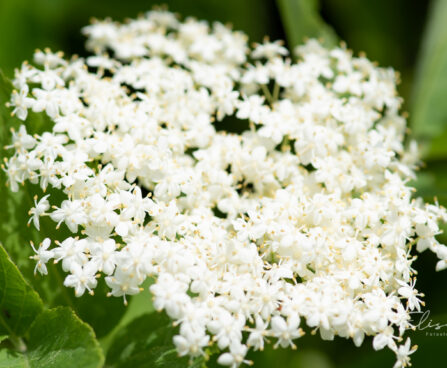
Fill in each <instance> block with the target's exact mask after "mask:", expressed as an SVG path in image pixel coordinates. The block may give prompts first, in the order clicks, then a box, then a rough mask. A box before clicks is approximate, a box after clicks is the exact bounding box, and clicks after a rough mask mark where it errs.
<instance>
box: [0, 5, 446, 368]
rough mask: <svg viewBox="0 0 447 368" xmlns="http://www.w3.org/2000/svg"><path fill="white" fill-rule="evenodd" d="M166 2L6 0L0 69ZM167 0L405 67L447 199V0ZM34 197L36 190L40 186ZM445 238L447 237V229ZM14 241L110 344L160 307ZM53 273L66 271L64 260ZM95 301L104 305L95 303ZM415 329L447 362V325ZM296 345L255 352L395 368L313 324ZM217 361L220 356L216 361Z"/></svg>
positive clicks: (432, 166) (441, 308)
mask: <svg viewBox="0 0 447 368" xmlns="http://www.w3.org/2000/svg"><path fill="white" fill-rule="evenodd" d="M160 3H161V2H160V1H152V0H138V1H136V0H132V1H131V0H128V1H122V0H94V1H92V0H0V68H1V69H2V70H3V71H4V73H5V75H6V76H8V77H12V76H13V70H14V68H15V67H18V66H19V65H20V64H21V62H22V61H23V60H26V59H28V60H29V59H31V58H32V54H33V51H34V50H35V49H36V48H41V49H43V48H45V47H50V48H51V49H53V50H63V51H64V52H65V54H66V55H72V54H80V55H85V51H84V38H83V36H82V34H81V32H80V29H81V28H82V27H83V26H84V25H86V24H88V23H89V20H90V19H91V18H92V17H97V18H104V17H111V18H113V19H116V20H124V19H125V18H127V17H135V16H136V15H137V14H138V13H140V12H144V11H146V10H149V9H150V8H152V7H153V6H154V5H160ZM162 3H163V4H166V5H167V6H168V7H169V9H170V10H172V11H176V12H178V13H180V14H181V15H182V16H183V17H186V16H194V17H196V18H200V19H208V20H210V21H214V20H219V21H221V22H224V23H231V24H232V25H233V27H234V28H235V29H240V30H243V31H244V32H246V33H247V34H248V35H249V36H250V39H251V41H253V42H259V41H262V39H263V37H264V35H267V36H268V37H270V39H273V40H274V39H286V40H287V45H288V46H289V48H292V47H293V46H295V45H297V44H299V43H300V42H301V41H302V40H303V39H304V38H306V37H318V38H321V39H322V40H323V42H324V43H325V44H327V45H335V44H337V43H338V42H339V41H340V40H344V41H346V43H347V45H348V47H349V48H351V49H352V50H353V51H354V53H356V54H358V53H359V52H361V51H363V52H366V54H367V56H368V57H369V58H370V59H372V60H376V61H377V62H378V63H379V64H380V65H381V66H391V67H393V68H394V69H396V70H397V71H399V72H400V74H401V80H402V83H401V84H400V86H399V92H400V94H401V96H402V97H403V98H404V101H405V102H404V105H403V111H408V112H409V127H410V129H411V132H410V135H409V136H410V137H412V138H415V139H417V140H418V141H419V142H420V145H421V152H422V155H423V159H424V161H425V164H424V166H423V168H422V170H421V171H420V173H419V180H418V182H417V183H415V184H414V185H415V186H416V187H417V189H418V193H419V195H421V196H423V197H424V199H425V200H426V201H433V200H434V197H435V196H436V197H437V198H438V200H439V202H440V203H441V204H444V205H447V170H446V169H447V24H446V22H447V0H431V1H428V0H427V1H407V0H392V1H390V0H369V1H358V0H321V1H318V0H277V1H275V0H225V1H223V0H189V1H186V0H167V1H164V2H162ZM0 194H2V193H0ZM28 197H29V198H32V193H31V192H30V195H29V196H28ZM28 200H29V199H26V200H25V199H24V198H23V195H20V194H19V195H18V196H16V197H14V199H10V202H9V203H7V204H6V209H2V211H4V212H5V213H8V212H11V211H10V210H11V208H12V207H11V206H13V205H14V203H13V202H14V201H15V202H16V203H20V205H21V206H22V207H23V208H26V207H27V208H29V207H30V205H29V204H28V203H27V201H28ZM11 201H12V202H11ZM24 211H25V209H24ZM13 217H14V216H10V219H9V221H10V222H11V221H12V222H11V223H12V225H11V226H13V227H14V226H15V228H16V236H17V237H19V238H20V237H22V238H23V242H24V243H26V242H27V241H26V239H33V238H35V234H31V233H30V234H27V233H26V232H23V231H21V230H20V231H19V225H20V224H19V223H15V224H14V223H13V222H14V218H13ZM439 239H440V240H441V241H443V242H444V243H445V242H446V241H447V237H446V236H445V235H441V236H440V237H439ZM35 241H38V239H35ZM11 242H15V243H21V241H17V240H11ZM5 243H6V244H5V247H6V249H7V250H8V252H10V254H11V256H12V257H13V259H14V260H15V261H16V262H17V264H18V266H19V268H20V269H21V270H22V272H23V273H24V274H25V277H27V278H28V279H29V280H30V281H31V282H32V283H33V285H34V286H35V287H36V288H37V290H38V291H39V293H40V294H41V296H42V298H43V299H44V301H45V302H46V303H47V304H48V305H60V304H66V305H70V306H72V307H73V309H74V310H75V311H76V312H77V313H78V315H80V316H81V318H83V319H84V320H86V321H87V322H89V323H90V324H92V326H93V327H94V328H95V331H96V334H97V336H98V337H99V338H101V337H103V336H105V337H104V338H103V339H102V340H101V344H102V345H103V347H104V348H107V347H108V346H110V344H112V342H113V339H114V336H115V335H116V334H117V331H118V330H119V328H117V327H115V328H114V329H113V331H112V332H111V333H110V331H111V330H112V328H113V326H114V325H116V324H117V321H119V320H120V319H121V322H120V323H119V326H124V325H125V324H126V323H129V322H132V320H134V319H135V318H137V317H141V316H142V315H143V314H144V313H148V312H150V311H151V307H150V303H149V301H150V300H149V298H148V296H147V294H145V295H144V296H143V295H138V296H137V297H134V298H133V299H132V300H131V301H130V305H129V307H127V309H126V310H124V307H123V306H122V302H121V300H118V299H116V300H112V299H113V298H112V299H107V300H105V299H106V298H104V297H102V296H100V295H98V296H95V299H97V300H96V301H93V300H92V299H91V298H90V297H89V296H86V297H84V298H81V299H77V300H74V298H73V296H72V295H71V293H70V295H67V294H66V293H65V295H64V292H63V291H61V289H65V288H63V286H61V282H62V280H61V279H58V276H55V277H54V278H53V279H52V281H50V282H48V283H46V284H45V283H42V279H40V278H38V279H37V280H36V279H34V278H33V276H32V269H33V267H34V265H31V262H30V261H28V259H27V255H28V254H25V253H26V252H24V251H22V250H19V249H15V248H13V247H12V246H11V247H10V248H8V244H7V243H8V242H7V241H6V242H5ZM435 263H436V259H435V256H433V255H432V254H428V253H427V254H426V253H423V254H422V255H420V256H419V258H418V260H417V261H416V263H415V267H416V269H418V270H419V271H420V272H419V275H418V288H419V289H420V290H421V291H423V292H424V293H425V294H426V298H425V300H426V304H427V306H426V308H427V309H428V310H430V313H431V314H430V316H429V318H428V320H427V321H426V322H428V321H429V320H432V324H435V323H439V324H442V325H443V324H447V295H446V293H445V292H444V290H445V285H446V284H447V272H445V271H444V272H441V273H436V272H435V271H434V266H435ZM51 272H53V273H54V274H57V269H56V266H54V270H50V273H51ZM70 292H71V290H70ZM97 294H100V290H98V293H97ZM95 303H96V304H95ZM95 305H97V310H94V308H93V307H94V306H95ZM148 305H149V307H148ZM104 306H105V309H102V308H103V307H104ZM105 310H107V311H108V313H107V314H105V312H104V311H105ZM417 320H418V317H416V318H415V321H417ZM425 325H426V323H425ZM147 328H148V329H150V326H147ZM118 332H119V331H118ZM427 332H441V333H442V332H443V333H444V334H445V335H446V336H429V335H427ZM118 335H119V333H118ZM410 336H411V338H412V340H413V342H414V343H416V344H418V345H419V350H418V352H417V353H416V354H414V355H413V366H415V367H422V366H426V365H427V364H430V365H433V366H434V365H436V364H438V365H439V366H441V367H442V366H444V365H445V354H444V350H443V349H444V348H445V344H446V342H447V326H446V327H444V328H441V329H440V330H437V331H436V330H433V329H425V330H419V331H415V332H414V333H412V334H410ZM297 344H298V349H297V350H296V351H293V350H290V349H289V350H273V349H271V348H270V347H269V348H267V350H266V351H264V352H262V353H252V354H251V358H252V359H253V360H254V361H255V366H256V367H284V368H287V367H294V368H307V367H312V368H336V367H337V368H338V367H339V368H354V367H360V366H361V367H365V368H366V367H378V366H384V367H385V366H387V367H390V366H391V365H392V364H393V362H394V357H393V354H392V353H390V352H389V351H380V352H374V351H373V349H372V346H371V339H367V340H366V341H365V342H364V344H363V345H362V347H361V348H355V347H354V345H353V343H352V342H350V341H347V340H344V339H340V338H338V339H337V338H336V339H335V341H333V342H326V341H322V340H321V339H320V338H319V337H317V336H312V335H311V334H310V333H309V334H307V335H306V336H305V337H304V338H302V339H300V340H299V341H298V342H297ZM112 346H113V344H112ZM214 365H215V364H214V362H213V359H211V362H210V366H214ZM143 366H144V365H142V366H141V367H143Z"/></svg>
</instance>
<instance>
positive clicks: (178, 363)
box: [106, 312, 204, 368]
mask: <svg viewBox="0 0 447 368" xmlns="http://www.w3.org/2000/svg"><path fill="white" fill-rule="evenodd" d="M174 333H175V329H174V328H173V326H172V321H171V320H170V319H169V318H168V317H167V316H165V315H164V314H161V313H157V312H153V313H149V314H145V315H143V316H141V317H139V318H136V319H134V320H133V321H132V322H130V323H129V324H128V325H126V326H124V327H123V328H122V329H121V330H120V331H119V332H118V333H117V334H116V335H115V338H114V340H113V342H112V344H111V347H110V349H109V351H108V354H107V360H106V362H107V367H114V368H125V367H132V368H145V367H148V368H149V367H151V368H186V367H191V365H189V360H188V358H187V357H183V358H179V357H178V354H177V351H176V350H175V347H174V344H173V343H172V337H173V335H174ZM203 364H204V359H203V358H198V359H196V360H195V361H194V362H193V365H192V367H193V368H199V367H202V366H203Z"/></svg>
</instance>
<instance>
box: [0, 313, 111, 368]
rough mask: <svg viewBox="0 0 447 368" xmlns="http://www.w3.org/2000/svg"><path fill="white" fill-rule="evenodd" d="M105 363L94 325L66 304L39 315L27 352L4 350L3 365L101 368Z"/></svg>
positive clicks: (0, 354) (42, 367)
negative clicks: (92, 326)
mask: <svg viewBox="0 0 447 368" xmlns="http://www.w3.org/2000/svg"><path fill="white" fill-rule="evenodd" d="M103 363H104V356H103V354H102V351H101V348H100V347H99V343H98V342H97V341H96V339H95V334H94V333H93V330H92V329H91V327H90V326H89V325H87V324H86V323H84V322H82V321H81V320H80V319H79V318H78V317H76V315H75V314H74V313H73V312H72V311H71V310H70V309H69V308H65V307H61V308H55V309H51V310H48V311H44V312H42V313H41V314H40V315H39V317H37V318H36V320H35V321H34V323H33V324H32V326H31V330H30V337H29V342H28V346H27V349H26V351H25V352H24V353H18V352H11V351H7V350H1V351H0V367H9V368H11V367H30V368H60V367H64V368H77V367H83V368H100V367H102V366H103Z"/></svg>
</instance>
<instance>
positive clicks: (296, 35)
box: [277, 0, 337, 48]
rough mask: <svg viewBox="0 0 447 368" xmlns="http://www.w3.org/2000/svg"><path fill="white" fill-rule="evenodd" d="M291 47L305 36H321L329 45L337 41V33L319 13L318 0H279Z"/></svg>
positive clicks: (300, 41)
mask: <svg viewBox="0 0 447 368" xmlns="http://www.w3.org/2000/svg"><path fill="white" fill-rule="evenodd" d="M277 4H278V7H279V10H280V14H281V18H282V21H283V24H284V28H285V30H286V35H287V39H288V42H289V46H290V48H293V47H295V46H297V45H299V44H301V43H302V42H303V40H304V39H305V38H321V39H322V40H323V43H324V44H325V45H327V46H334V45H335V44H336V43H337V35H336V34H335V32H334V30H333V29H332V28H331V27H330V26H329V25H327V24H326V23H325V22H324V21H323V19H322V18H321V16H320V14H319V13H318V10H319V9H318V6H319V1H318V0H277Z"/></svg>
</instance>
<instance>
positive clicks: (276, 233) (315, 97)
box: [4, 11, 447, 368]
mask: <svg viewBox="0 0 447 368" xmlns="http://www.w3.org/2000/svg"><path fill="white" fill-rule="evenodd" d="M84 32H85V34H86V35H87V36H88V42H87V46H88V48H89V49H90V50H91V51H93V53H94V56H91V57H88V58H86V59H82V58H73V59H71V60H69V61H68V60H66V59H64V58H63V57H62V55H61V54H60V53H51V52H50V51H48V50H46V51H45V52H41V51H38V52H37V53H36V54H35V63H36V64H38V65H40V67H34V66H31V65H29V64H26V63H24V64H23V65H22V68H21V69H20V70H17V72H16V76H15V80H14V86H15V88H16V89H17V91H15V92H14V94H13V95H12V97H11V101H10V105H11V106H12V107H13V108H14V111H13V112H14V114H16V115H17V116H18V117H19V118H20V119H22V120H25V121H26V118H27V113H28V110H30V109H31V110H32V111H34V112H43V111H44V112H45V113H46V114H47V115H48V116H49V117H50V118H51V120H52V121H53V122H54V125H53V126H52V127H51V128H50V129H51V131H47V132H45V133H43V134H41V135H34V136H31V135H29V134H27V131H26V127H25V125H22V126H21V127H20V130H19V131H18V132H14V133H13V143H12V145H11V146H9V148H11V149H13V150H14V154H13V156H12V157H11V158H10V159H9V160H7V162H6V165H5V167H4V169H5V170H6V172H7V174H8V177H9V184H10V186H11V189H12V190H13V191H16V190H18V184H19V183H23V182H24V181H25V180H29V181H30V182H31V183H34V184H39V185H40V187H41V188H42V189H43V191H45V190H46V189H47V188H48V187H51V188H56V189H59V190H60V191H61V192H63V193H64V194H65V196H66V199H65V200H64V201H63V202H62V203H56V205H55V203H53V205H50V200H51V196H49V195H45V196H43V197H42V198H41V199H40V200H37V199H36V204H35V207H34V208H32V209H31V211H30V214H31V219H30V221H32V222H33V223H34V225H35V226H36V227H37V228H38V229H39V217H40V216H49V217H50V218H51V219H52V220H54V221H55V222H56V223H57V227H59V226H60V225H61V224H63V223H64V224H65V225H66V226H67V227H68V228H69V229H70V230H71V232H72V233H73V236H72V237H69V238H67V239H64V240H63V241H61V242H58V241H55V242H54V243H55V244H56V246H54V247H52V248H51V247H50V243H51V242H50V240H49V239H46V240H45V241H44V242H43V243H42V245H41V246H40V247H39V248H38V249H35V252H36V255H35V256H34V257H33V258H34V259H35V260H36V261H37V266H36V270H37V271H39V272H40V273H42V274H46V273H47V269H46V266H45V264H46V263H47V262H48V261H49V260H51V259H53V260H54V261H55V262H61V263H62V268H63V270H64V271H66V272H68V276H67V277H66V279H65V285H66V286H68V287H73V288H74V290H75V293H76V295H77V296H80V295H82V294H83V293H84V292H85V291H86V290H87V291H88V292H91V293H92V292H93V289H94V288H95V286H96V284H97V277H98V276H99V275H103V276H104V277H105V281H106V283H107V285H108V286H109V287H110V295H113V296H124V299H125V297H126V295H133V294H136V293H139V292H140V290H141V289H140V286H141V284H142V282H143V281H144V280H145V279H146V278H148V277H154V278H155V280H156V281H155V283H154V284H153V285H152V286H151V287H150V292H151V293H152V295H153V300H154V305H155V307H156V309H157V310H165V311H166V313H167V314H168V315H169V316H170V317H171V318H172V319H173V320H175V321H176V323H177V324H179V325H180V329H179V334H178V335H177V336H175V337H174V343H175V345H176V347H177V349H178V352H179V354H180V355H190V356H192V357H194V356H198V355H200V354H205V350H204V349H205V348H206V347H207V346H209V345H210V344H214V343H215V344H217V345H218V347H219V349H220V350H221V351H222V354H221V355H220V357H219V359H218V362H219V363H220V364H222V365H226V366H230V367H233V368H234V367H238V366H239V365H240V364H242V363H249V361H247V360H246V358H245V356H246V353H247V351H248V349H249V348H252V349H255V350H258V349H259V350H262V349H263V347H264V344H265V342H266V341H270V342H273V343H274V345H275V346H282V347H287V346H291V347H293V348H294V347H295V344H294V341H295V339H297V338H299V337H300V336H302V335H303V333H304V331H303V330H302V329H301V328H300V325H301V326H303V325H304V324H306V325H307V326H308V327H310V329H312V330H313V332H315V331H319V333H320V335H321V337H322V338H323V339H333V338H334V336H335V335H338V336H341V337H345V338H351V339H352V340H353V341H354V343H355V344H356V345H357V346H359V345H361V344H362V342H363V340H364V337H365V335H368V336H374V339H373V346H374V348H375V349H382V348H384V347H385V346H388V347H389V348H390V349H391V350H393V351H394V352H395V353H396V356H397V362H396V365H395V367H404V366H406V365H407V364H408V363H409V355H410V354H411V353H412V352H413V351H414V348H412V347H411V346H410V344H411V343H410V341H409V340H407V341H406V343H405V344H400V342H402V340H403V337H402V336H403V334H404V332H405V331H406V330H407V329H409V328H411V327H412V325H411V321H410V312H411V311H412V310H420V308H421V304H422V305H423V303H422V302H421V300H420V299H419V297H420V296H421V294H420V293H419V292H418V291H417V290H416V289H415V288H414V283H415V279H414V278H413V276H414V273H413V269H412V267H411V265H412V262H413V260H414V258H415V257H414V256H413V254H412V253H411V251H412V248H414V247H416V249H417V250H418V251H424V250H425V249H427V248H429V249H430V250H432V251H433V252H435V253H436V255H437V256H438V257H439V259H440V261H439V263H438V265H437V269H439V270H440V269H444V268H446V266H447V263H446V262H447V248H446V247H445V246H444V245H441V244H439V243H438V242H437V241H436V239H435V235H437V234H439V232H440V230H439V227H438V225H437V222H438V221H439V220H442V221H445V220H446V219H447V216H446V212H445V210H444V209H443V208H440V207H439V206H438V205H427V204H424V203H423V202H422V200H420V199H413V198H412V188H410V187H408V186H406V183H407V182H408V180H410V179H413V178H414V173H413V170H414V168H415V162H416V161H417V154H416V149H415V145H414V144H410V145H409V147H408V149H407V148H406V147H404V143H403V142H404V136H405V129H406V122H405V119H404V118H403V117H402V116H401V115H399V108H400V104H401V99H400V98H399V97H398V96H397V95H396V87H395V84H396V76H395V73H394V72H393V70H391V69H382V68H378V67H376V66H374V65H373V64H372V63H371V62H370V61H369V60H368V59H366V58H365V57H353V56H352V55H351V53H350V52H349V51H347V50H346V49H344V48H343V47H341V48H335V49H333V50H327V49H325V48H323V47H322V46H321V45H320V44H319V43H318V42H317V41H314V40H310V41H309V42H307V43H306V44H305V45H303V46H301V47H299V48H298V49H297V55H298V61H297V62H292V61H291V59H290V58H289V57H288V52H287V50H286V49H285V48H284V47H283V46H282V44H281V43H280V42H268V41H265V42H264V43H263V44H260V45H255V47H254V48H253V49H250V48H249V47H248V46H247V37H246V36H245V35H244V34H242V33H240V32H234V31H232V30H231V29H229V28H227V27H225V26H223V25H222V24H219V23H214V24H213V25H212V26H210V25H208V23H206V22H203V21H197V20H194V19H186V21H184V22H180V21H179V20H178V19H177V17H176V16H174V15H173V14H172V13H169V12H165V11H152V12H149V13H147V14H146V15H145V16H143V17H141V18H139V19H136V20H132V21H129V22H128V23H125V24H117V23H114V22H111V21H103V22H96V23H94V24H92V25H90V26H88V27H86V28H85V30H84ZM226 126H228V127H232V129H233V131H234V130H236V131H239V132H242V133H241V134H238V133H231V132H229V131H228V130H229V129H230V128H228V129H227V130H222V129H220V128H219V127H223V129H225V128H226ZM218 128H219V129H218Z"/></svg>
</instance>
